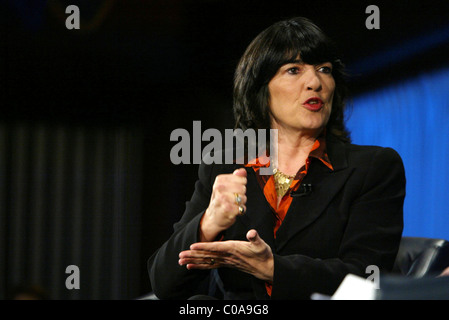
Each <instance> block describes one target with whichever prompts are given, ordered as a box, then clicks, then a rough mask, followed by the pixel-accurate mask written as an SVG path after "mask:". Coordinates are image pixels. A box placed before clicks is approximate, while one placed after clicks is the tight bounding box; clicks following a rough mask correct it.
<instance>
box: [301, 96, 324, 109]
mask: <svg viewBox="0 0 449 320" xmlns="http://www.w3.org/2000/svg"><path fill="white" fill-rule="evenodd" d="M303 106H304V107H305V108H306V109H308V110H310V111H319V110H321V108H322V107H323V106H324V102H323V100H321V99H320V98H318V97H312V98H309V99H307V100H306V101H305V102H304V103H303Z"/></svg>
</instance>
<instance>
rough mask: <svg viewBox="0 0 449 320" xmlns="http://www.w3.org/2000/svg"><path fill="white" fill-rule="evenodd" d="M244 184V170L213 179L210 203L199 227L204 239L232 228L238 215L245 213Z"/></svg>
mask: <svg viewBox="0 0 449 320" xmlns="http://www.w3.org/2000/svg"><path fill="white" fill-rule="evenodd" d="M246 183H247V173H246V170H245V169H244V168H240V169H237V170H235V171H234V172H233V173H232V174H221V175H218V176H217V177H216V178H215V182H214V185H213V187H212V196H211V201H210V204H209V207H208V208H207V210H206V213H205V219H204V220H203V224H202V226H201V232H202V234H203V235H205V236H204V239H214V238H215V235H216V234H217V233H219V232H221V231H223V230H226V229H228V228H229V227H230V226H232V225H233V224H234V222H235V221H236V218H237V216H238V215H241V214H243V213H244V212H246V202H247V197H246Z"/></svg>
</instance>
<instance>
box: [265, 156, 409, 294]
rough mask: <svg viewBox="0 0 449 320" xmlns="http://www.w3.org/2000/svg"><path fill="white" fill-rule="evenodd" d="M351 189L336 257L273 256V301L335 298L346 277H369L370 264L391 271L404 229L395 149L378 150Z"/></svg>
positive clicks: (399, 168)
mask: <svg viewBox="0 0 449 320" xmlns="http://www.w3.org/2000/svg"><path fill="white" fill-rule="evenodd" d="M365 172H366V173H364V177H363V178H362V179H361V187H360V189H359V190H355V189H354V190H353V192H354V193H355V196H354V200H353V201H352V202H351V205H350V206H349V215H348V217H349V218H348V221H347V225H346V229H345V232H344V234H343V237H342V241H341V244H340V249H339V254H338V257H336V258H332V259H323V260H321V259H313V258H310V257H307V256H304V255H299V254H298V255H288V256H280V255H274V280H273V290H272V295H271V298H272V299H309V298H310V296H311V294H312V293H315V292H317V293H322V294H328V295H332V294H333V293H334V292H335V290H336V289H337V288H338V286H339V285H340V283H341V282H342V281H343V279H344V277H345V276H346V275H347V274H348V273H352V274H355V275H358V276H362V277H367V276H369V275H370V273H368V274H367V273H366V268H367V266H369V265H375V266H378V267H379V269H380V271H381V272H382V271H390V270H391V269H392V267H393V264H394V260H395V257H396V254H397V251H398V248H399V243H400V240H401V236H402V230H403V203H404V198H405V172H404V167H403V164H402V160H401V158H400V156H399V155H398V154H397V153H396V151H394V150H393V149H391V148H378V149H377V151H376V152H375V153H374V155H373V156H372V157H371V163H370V165H369V166H368V169H366V170H365Z"/></svg>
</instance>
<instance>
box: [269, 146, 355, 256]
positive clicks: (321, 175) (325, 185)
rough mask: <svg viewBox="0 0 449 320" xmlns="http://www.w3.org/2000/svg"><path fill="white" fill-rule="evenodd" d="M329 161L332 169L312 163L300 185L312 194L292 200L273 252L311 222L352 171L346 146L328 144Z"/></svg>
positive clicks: (277, 234) (323, 209) (324, 207)
mask: <svg viewBox="0 0 449 320" xmlns="http://www.w3.org/2000/svg"><path fill="white" fill-rule="evenodd" d="M327 145H328V146H329V147H328V154H329V158H330V159H331V163H332V166H333V168H334V170H333V171H332V170H330V169H329V168H327V167H326V166H324V165H323V164H322V163H321V162H319V161H315V163H313V164H312V165H311V166H310V168H309V172H308V173H307V175H306V176H305V178H304V180H303V181H302V183H307V184H311V185H312V192H311V193H310V194H308V195H305V196H302V197H294V198H293V201H292V203H291V205H290V208H289V210H288V212H287V215H286V216H285V219H284V221H283V222H282V225H281V226H280V228H279V229H278V231H277V233H276V239H275V244H276V250H277V251H279V250H281V249H282V248H283V247H284V246H285V245H286V244H287V242H288V241H289V239H291V238H292V237H293V236H294V235H295V234H296V233H298V232H300V231H301V230H302V229H304V228H305V227H307V226H308V225H310V224H311V223H313V222H314V221H315V220H316V219H317V218H318V217H319V216H320V215H321V214H322V213H323V212H324V211H325V209H326V207H327V206H328V204H329V203H330V202H331V200H332V199H333V198H334V196H335V195H336V194H337V192H338V191H339V190H341V188H342V187H343V186H344V184H345V182H346V181H347V179H348V178H349V176H350V175H351V173H352V172H353V168H348V166H347V160H346V155H345V146H344V145H343V144H341V145H340V146H338V147H336V146H335V145H332V144H331V143H328V144H327Z"/></svg>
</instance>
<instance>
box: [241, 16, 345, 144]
mask: <svg viewBox="0 0 449 320" xmlns="http://www.w3.org/2000/svg"><path fill="white" fill-rule="evenodd" d="M299 56H300V58H301V60H302V61H303V62H304V63H307V64H311V65H316V64H320V63H324V62H331V63H332V66H333V68H332V76H333V77H334V80H335V92H334V99H333V104H332V112H331V115H330V118H329V122H328V124H327V126H326V134H327V135H328V136H329V135H331V136H334V137H336V138H337V139H339V140H342V141H345V142H349V141H350V137H349V132H348V131H347V129H346V127H345V123H344V107H345V104H344V99H345V97H346V92H347V87H346V85H345V81H344V77H345V73H344V65H343V63H342V62H341V61H340V59H339V57H338V54H337V50H336V46H335V45H334V43H333V42H332V41H331V40H330V39H329V38H328V37H327V36H326V35H325V34H324V33H323V31H321V29H320V28H319V27H318V26H316V25H315V24H314V23H313V22H311V21H310V20H308V19H306V18H302V17H298V18H293V19H290V20H285V21H280V22H277V23H275V24H273V25H272V26H270V27H268V28H267V29H265V30H264V31H262V32H261V33H260V34H259V35H258V36H257V37H256V38H255V39H254V40H253V41H252V42H251V43H250V45H249V46H248V48H247V49H246V51H245V53H244V54H243V56H242V58H241V59H240V62H239V64H238V66H237V69H236V72H235V77H234V117H235V128H241V129H243V130H246V129H250V128H251V129H256V130H257V129H269V128H270V108H269V104H268V103H269V91H268V83H269V82H270V80H271V79H272V78H273V77H274V75H275V74H276V72H277V71H278V69H279V68H280V67H281V66H282V65H284V64H287V63H291V62H293V61H295V60H297V58H298V57H299Z"/></svg>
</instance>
